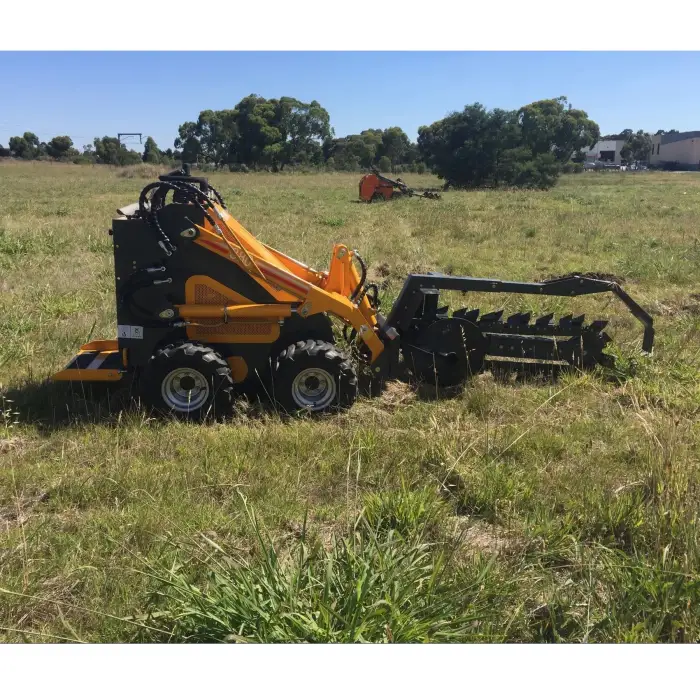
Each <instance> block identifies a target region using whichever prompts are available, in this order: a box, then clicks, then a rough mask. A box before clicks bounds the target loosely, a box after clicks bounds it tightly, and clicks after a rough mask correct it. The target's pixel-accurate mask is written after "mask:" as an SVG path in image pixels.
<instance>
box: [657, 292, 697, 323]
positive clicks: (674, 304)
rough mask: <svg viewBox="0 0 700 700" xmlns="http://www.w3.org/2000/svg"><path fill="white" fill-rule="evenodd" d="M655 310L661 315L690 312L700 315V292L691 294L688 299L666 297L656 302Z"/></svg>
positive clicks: (693, 314)
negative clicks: (679, 299)
mask: <svg viewBox="0 0 700 700" xmlns="http://www.w3.org/2000/svg"><path fill="white" fill-rule="evenodd" d="M655 307H656V308H655V311H656V313H657V314H658V315H659V316H670V317H673V316H678V315H679V314H683V313H686V314H690V315H691V316H700V294H697V293H693V294H689V295H688V297H687V298H686V299H682V300H681V301H678V300H676V299H664V300H663V301H658V302H656V304H655Z"/></svg>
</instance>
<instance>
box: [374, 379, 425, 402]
mask: <svg viewBox="0 0 700 700" xmlns="http://www.w3.org/2000/svg"><path fill="white" fill-rule="evenodd" d="M415 401H416V392H415V391H413V389H411V387H410V386H409V385H408V384H406V383H405V382H399V381H396V382H387V384H386V386H385V387H384V391H382V393H381V394H380V396H379V397H378V399H377V406H378V407H381V408H385V409H396V408H400V407H401V406H408V405H409V404H412V403H414V402H415Z"/></svg>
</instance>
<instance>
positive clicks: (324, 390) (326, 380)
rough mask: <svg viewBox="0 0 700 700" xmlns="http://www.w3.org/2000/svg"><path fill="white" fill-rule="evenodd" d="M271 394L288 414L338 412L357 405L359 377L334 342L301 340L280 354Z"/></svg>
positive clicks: (276, 363)
mask: <svg viewBox="0 0 700 700" xmlns="http://www.w3.org/2000/svg"><path fill="white" fill-rule="evenodd" d="M270 394H271V397H272V399H273V401H274V403H275V404H276V405H277V406H278V407H279V408H281V409H282V410H284V411H286V412H287V413H299V412H304V413H313V414H321V413H334V412H338V411H342V410H344V409H347V408H349V407H350V406H352V404H353V403H354V402H355V399H356V398H357V374H356V372H355V369H354V367H353V366H352V363H351V361H350V359H349V358H348V356H347V355H346V354H345V353H343V352H342V351H341V350H340V349H339V348H337V347H336V346H335V345H333V344H332V343H328V342H325V341H319V340H300V341H298V342H296V343H293V344H292V345H289V346H288V347H287V348H286V349H285V350H283V351H282V352H281V353H280V354H279V355H278V357H277V361H276V362H275V364H274V366H273V372H272V386H271V391H270Z"/></svg>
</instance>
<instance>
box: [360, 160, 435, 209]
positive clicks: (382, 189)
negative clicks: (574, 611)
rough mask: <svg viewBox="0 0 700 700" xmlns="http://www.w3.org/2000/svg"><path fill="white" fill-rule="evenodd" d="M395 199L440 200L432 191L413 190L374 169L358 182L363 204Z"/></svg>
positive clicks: (400, 180) (398, 180) (402, 182)
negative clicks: (421, 198) (418, 198)
mask: <svg viewBox="0 0 700 700" xmlns="http://www.w3.org/2000/svg"><path fill="white" fill-rule="evenodd" d="M396 197H423V198H425V199H440V195H439V193H438V192H436V191H434V190H422V191H417V190H414V189H412V188H411V187H409V186H408V185H407V184H406V183H405V182H404V181H403V180H402V179H401V178H397V179H396V180H391V179H389V178H388V177H385V176H384V175H382V174H381V173H380V172H379V171H378V170H377V169H376V168H372V170H371V172H369V173H367V175H365V176H363V178H362V179H361V180H360V200H361V201H363V202H378V201H382V202H383V201H386V200H389V199H395V198H396Z"/></svg>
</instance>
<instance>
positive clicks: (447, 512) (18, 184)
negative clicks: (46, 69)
mask: <svg viewBox="0 0 700 700" xmlns="http://www.w3.org/2000/svg"><path fill="white" fill-rule="evenodd" d="M154 174H156V173H152V174H151V175H150V176H149V175H148V174H147V173H144V172H143V171H142V170H139V169H137V170H136V171H132V172H124V171H118V170H110V169H107V168H100V167H89V166H86V167H80V166H62V165H47V164H26V165H24V164H11V163H7V164H2V165H0V292H1V294H0V341H1V342H0V397H2V398H1V399H0V400H1V402H2V403H1V408H2V415H1V416H0V588H1V589H2V591H1V592H0V627H2V631H0V635H2V638H3V639H5V640H7V641H22V640H27V641H47V640H48V641H52V640H55V639H56V638H62V639H67V640H76V641H77V640H81V641H126V640H134V639H138V640H141V639H143V640H153V639H157V640H163V639H172V640H176V641H181V640H186V639H187V640H194V641H202V640H210V641H213V640H217V641H218V640H226V639H228V640H234V641H235V640H243V641H248V640H262V641H292V640H304V641H324V640H328V641H330V640H335V641H356V640H367V641H424V640H434V641H590V642H601V641H636V642H650V641H664V642H670V641H674V642H690V641H698V640H700V573H699V564H700V544H699V543H698V527H699V526H698V522H697V517H698V516H697V514H698V511H699V509H700V489H699V488H698V476H699V475H700V421H699V420H698V417H699V416H700V413H699V408H698V407H699V406H700V229H699V227H698V224H699V222H700V174H691V173H604V174H582V175H579V176H569V177H565V178H563V179H562V181H561V182H560V184H559V185H558V186H557V187H556V188H554V189H553V190H551V191H549V192H496V191H481V192H448V193H446V194H444V195H443V199H442V200H441V201H438V202H433V201H421V200H417V199H411V200H404V201H396V202H391V203H386V204H381V205H379V204H377V205H371V206H367V205H361V204H359V203H357V202H356V198H357V182H358V179H359V176H357V175H347V174H329V175H263V174H259V175H232V174H215V175H212V176H210V179H211V180H212V182H213V184H214V185H215V186H216V187H217V189H219V190H220V191H221V193H222V195H223V196H224V198H225V200H226V201H227V204H228V206H229V208H230V210H231V212H232V213H233V215H234V216H236V217H237V218H238V219H240V220H241V222H242V223H243V224H244V225H245V226H246V227H248V228H249V229H251V230H252V231H253V232H254V233H255V234H256V235H257V236H258V237H259V238H261V239H262V240H263V241H265V242H267V243H269V244H271V245H272V246H274V247H276V248H279V249H281V250H283V251H285V252H286V253H288V254H289V255H292V256H293V257H295V258H298V259H301V260H304V261H305V262H307V263H309V264H311V265H313V266H316V267H320V268H322V269H325V268H326V267H327V261H328V258H329V255H330V251H331V248H332V245H333V243H335V242H344V243H347V244H348V245H350V246H352V247H354V248H358V249H359V250H360V251H362V253H363V256H364V258H365V259H366V261H367V262H368V264H369V265H370V269H371V271H372V278H373V279H374V280H375V281H379V282H383V283H384V284H383V288H384V292H383V295H384V296H383V301H384V305H385V307H388V306H389V305H390V303H391V301H392V299H393V297H394V296H395V295H396V293H397V292H398V290H399V288H400V286H401V283H402V280H403V278H404V276H405V275H406V273H408V272H410V271H427V270H439V271H444V272H450V273H455V274H469V275H478V276H486V277H498V278H503V279H519V280H524V281H530V280H537V279H542V278H545V277H547V276H553V275H561V274H565V273H569V272H606V273H611V274H614V275H616V276H618V277H620V278H621V279H622V280H624V283H623V286H624V288H625V289H626V290H628V291H629V292H630V293H631V294H632V295H633V296H634V297H635V298H636V299H637V300H638V301H640V303H642V305H643V306H645V307H646V308H647V309H648V310H649V311H650V312H651V313H652V314H653V315H654V317H655V321H656V327H657V344H656V348H655V352H654V356H653V358H651V359H649V358H646V357H644V356H642V355H640V352H639V349H640V345H641V327H640V326H639V324H638V323H637V322H636V321H635V320H634V319H633V318H632V317H631V316H630V315H629V314H628V313H627V311H626V310H625V309H624V307H622V305H621V304H620V303H619V302H617V301H614V300H611V299H609V298H607V297H606V296H605V295H604V296H602V297H587V298H580V299H578V300H575V303H573V302H572V304H569V303H568V300H561V299H555V298H552V299H544V298H536V299H528V298H526V297H522V298H507V299H503V298H498V297H494V298H486V297H484V298H478V297H474V298H473V299H470V300H469V301H468V302H467V303H468V305H469V306H474V307H476V306H480V307H481V308H482V310H488V309H495V308H499V306H500V305H501V304H503V303H504V302H505V303H506V309H507V310H509V311H515V310H519V309H523V310H528V309H531V310H533V311H535V312H538V311H541V312H546V311H549V310H551V311H555V312H557V313H564V312H566V311H567V309H571V310H572V311H580V312H586V313H587V314H588V318H589V320H591V319H593V318H598V317H600V318H610V319H611V326H610V327H611V329H612V330H611V331H610V335H612V336H613V338H614V340H615V347H614V352H615V354H616V355H617V356H618V368H619V371H618V375H617V380H616V381H612V380H611V378H610V377H604V376H602V375H599V374H596V373H593V374H588V375H573V374H572V375H568V376H566V377H564V378H562V379H561V380H560V381H559V382H557V383H542V382H539V383H538V382H534V381H533V382H530V383H522V382H520V383H516V382H509V381H495V380H494V379H493V378H492V377H491V376H490V375H488V374H485V375H482V376H480V377H478V378H477V379H476V380H475V381H474V382H472V383H471V384H470V385H468V386H466V387H464V389H463V390H462V391H460V392H459V394H458V395H456V396H454V395H451V396H444V397H437V398H435V397H430V396H426V395H425V393H426V392H423V391H421V389H420V388H417V387H412V386H407V385H401V384H394V385H391V386H389V387H388V389H387V391H386V393H385V394H384V395H383V396H382V397H380V398H379V399H376V400H374V401H368V400H360V401H359V402H358V403H357V404H355V406H354V407H353V408H352V409H351V410H350V411H349V412H348V413H347V414H344V415H341V416H336V417H332V418H327V419H321V420H312V419H298V420H293V421H285V420H282V419H281V418H279V417H278V416H275V415H271V414H269V413H265V412H263V411H261V410H259V409H258V408H257V407H256V406H247V405H244V404H241V405H240V406H239V408H238V410H237V412H236V415H235V416H234V417H232V418H231V419H230V420H228V421H226V422H222V423H218V424H214V425H206V426H196V425H183V424H179V423H176V422H167V421H156V420H152V419H149V418H147V417H146V416H145V415H143V414H141V413H139V412H138V411H137V410H132V411H127V412H124V413H121V414H120V413H110V412H109V410H108V407H107V406H106V405H104V404H95V403H92V402H89V401H88V400H87V399H84V400H83V399H82V398H81V397H80V396H79V395H78V396H75V395H70V394H69V393H68V392H67V390H66V388H65V387H47V386H45V385H44V381H45V379H46V377H47V376H48V375H49V374H50V373H52V372H54V371H57V370H58V369H60V368H61V367H62V366H63V364H64V363H65V362H67V361H68V360H69V359H70V357H72V355H73V354H74V352H75V351H76V349H77V348H78V346H79V345H80V344H81V343H83V342H86V341H87V340H89V339H91V338H102V337H104V338H111V337H114V334H115V328H114V318H115V316H114V296H113V295H114V291H113V271H112V259H111V252H110V251H111V241H110V238H109V236H108V235H107V229H108V228H109V226H110V221H111V218H112V215H113V214H114V211H115V209H116V208H117V207H119V206H121V205H124V204H127V203H129V202H133V201H135V200H136V198H137V196H138V193H139V191H140V189H141V188H142V187H143V185H145V184H146V183H147V182H149V181H150V180H152V179H153V175H154ZM405 179H406V180H407V181H408V182H409V184H411V185H414V186H429V185H431V184H432V185H435V184H437V182H436V181H435V180H433V179H432V178H430V177H428V176H408V175H406V177H405ZM454 301H455V304H456V303H459V301H460V300H459V299H455V300H454ZM459 305H460V306H464V305H465V303H464V301H463V300H462V301H461V303H460V304H459Z"/></svg>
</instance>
